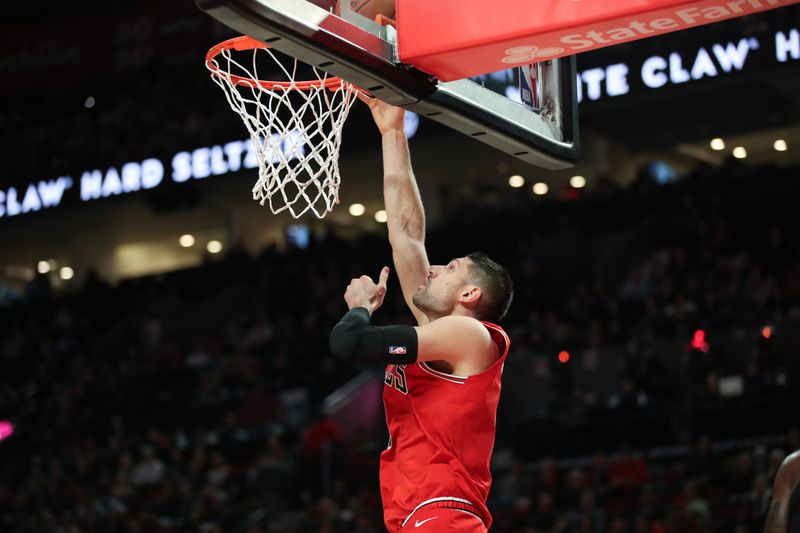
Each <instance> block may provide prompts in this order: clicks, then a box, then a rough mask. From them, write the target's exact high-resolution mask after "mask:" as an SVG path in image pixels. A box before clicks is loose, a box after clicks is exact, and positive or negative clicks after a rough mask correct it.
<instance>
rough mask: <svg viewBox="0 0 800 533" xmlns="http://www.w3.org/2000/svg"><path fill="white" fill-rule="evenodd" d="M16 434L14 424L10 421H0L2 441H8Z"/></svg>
mask: <svg viewBox="0 0 800 533" xmlns="http://www.w3.org/2000/svg"><path fill="white" fill-rule="evenodd" d="M13 434H14V424H12V423H11V422H10V421H8V420H0V440H3V439H7V438H8V437H10V436H11V435H13Z"/></svg>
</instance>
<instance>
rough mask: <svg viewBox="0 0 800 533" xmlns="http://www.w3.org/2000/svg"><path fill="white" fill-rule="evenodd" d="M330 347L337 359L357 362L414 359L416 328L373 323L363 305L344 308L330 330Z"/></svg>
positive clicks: (404, 362) (388, 361) (415, 354)
mask: <svg viewBox="0 0 800 533" xmlns="http://www.w3.org/2000/svg"><path fill="white" fill-rule="evenodd" d="M330 347H331V352H332V353H333V356H334V357H336V358H337V359H339V360H340V361H345V362H348V363H354V364H359V365H380V366H384V365H387V364H400V365H406V364H409V363H413V362H415V361H416V360H417V347H418V340H417V330H415V329H414V328H413V327H411V326H373V325H372V323H371V322H370V320H369V312H367V310H366V308H364V307H356V308H355V309H351V310H350V311H348V312H347V313H346V314H345V315H344V316H343V317H342V319H341V320H340V321H339V323H338V324H336V326H335V327H334V328H333V331H331V336H330Z"/></svg>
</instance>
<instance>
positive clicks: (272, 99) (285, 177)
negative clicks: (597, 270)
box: [206, 45, 357, 218]
mask: <svg viewBox="0 0 800 533" xmlns="http://www.w3.org/2000/svg"><path fill="white" fill-rule="evenodd" d="M262 46H263V45H262ZM234 55H236V56H237V58H238V59H241V58H243V57H246V58H247V60H246V66H245V64H244V62H243V61H242V62H240V61H237V60H236V59H235V58H234ZM284 63H286V64H284ZM289 65H290V66H289ZM298 65H300V66H301V68H302V67H303V66H304V65H303V64H299V62H298V61H297V60H296V59H294V58H287V57H286V56H281V57H280V58H279V56H278V54H277V53H276V52H274V51H273V50H272V49H270V48H266V47H261V46H259V47H257V48H253V49H248V50H240V51H237V50H230V49H226V48H223V49H222V50H221V51H220V52H219V54H218V55H217V56H215V57H213V58H211V59H209V60H207V62H206V66H207V67H208V69H209V70H210V71H211V72H212V76H211V78H212V79H213V80H214V82H215V83H216V84H217V85H219V86H220V87H221V88H222V90H223V91H224V92H225V97H226V98H227V100H228V103H229V104H230V106H231V109H233V110H234V111H236V113H237V114H238V115H239V116H240V117H241V118H242V121H243V122H244V124H245V126H246V127H247V130H248V131H249V132H250V138H251V139H252V141H253V144H254V146H255V148H256V154H257V157H258V166H259V171H258V181H257V182H256V184H255V186H254V187H253V199H254V200H257V201H258V202H259V203H260V204H261V205H264V204H265V203H268V204H269V208H270V210H271V211H272V212H273V213H275V214H277V213H281V212H283V211H286V210H288V211H289V213H290V214H291V215H292V216H293V217H294V218H299V217H300V216H302V215H303V214H305V213H306V212H308V211H312V212H313V213H314V214H315V215H316V216H317V217H318V218H323V217H324V216H325V215H327V214H328V213H329V212H330V211H331V210H332V209H333V207H334V205H336V204H338V203H339V183H340V176H339V148H340V146H341V142H342V127H343V126H344V122H345V120H346V119H347V114H348V113H349V111H350V107H351V106H352V105H353V102H355V99H356V96H355V91H356V90H357V89H355V87H353V86H352V85H351V84H349V83H347V82H344V81H340V80H338V79H336V78H332V77H330V76H329V75H328V74H327V73H325V72H323V71H320V70H317V69H316V68H310V69H309V70H310V71H311V72H313V74H311V75H309V77H312V78H313V77H315V79H312V80H311V83H309V82H304V81H297V80H296V78H295V76H296V74H297V70H298ZM276 66H277V69H278V74H282V75H283V76H284V77H285V78H286V79H285V81H279V82H269V83H265V82H259V81H254V80H261V78H259V74H258V70H259V68H261V69H262V70H264V69H267V70H269V72H270V75H271V76H272V77H273V78H274V77H275V72H276V68H275V67H276ZM326 85H327V87H326Z"/></svg>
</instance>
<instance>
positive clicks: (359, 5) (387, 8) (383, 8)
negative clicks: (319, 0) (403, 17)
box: [336, 0, 395, 20]
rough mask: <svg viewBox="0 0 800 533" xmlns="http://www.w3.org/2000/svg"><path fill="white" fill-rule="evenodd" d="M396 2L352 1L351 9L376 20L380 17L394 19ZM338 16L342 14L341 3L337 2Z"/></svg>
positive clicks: (385, 0) (380, 0) (389, 0)
mask: <svg viewBox="0 0 800 533" xmlns="http://www.w3.org/2000/svg"><path fill="white" fill-rule="evenodd" d="M394 2H395V0H350V9H351V10H353V11H355V12H356V13H358V14H360V15H362V16H364V17H367V18H368V19H370V20H374V19H375V17H377V16H378V15H383V16H385V17H389V18H394ZM336 14H337V15H339V14H341V11H340V8H339V2H338V1H337V2H336Z"/></svg>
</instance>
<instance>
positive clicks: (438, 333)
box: [415, 316, 499, 371]
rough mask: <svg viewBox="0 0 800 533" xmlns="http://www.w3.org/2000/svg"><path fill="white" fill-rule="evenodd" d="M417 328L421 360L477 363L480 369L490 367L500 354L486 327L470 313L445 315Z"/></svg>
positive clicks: (419, 358)
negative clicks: (468, 314)
mask: <svg viewBox="0 0 800 533" xmlns="http://www.w3.org/2000/svg"><path fill="white" fill-rule="evenodd" d="M415 329H416V330H417V339H418V348H417V350H418V351H417V361H447V362H448V363H450V364H452V365H459V364H462V363H473V365H471V366H473V367H474V368H475V369H476V371H481V370H484V369H486V368H488V367H489V366H490V365H491V364H492V363H493V362H494V361H495V360H497V357H498V355H499V353H498V349H497V346H496V345H495V344H494V342H493V341H492V337H491V335H489V332H488V330H487V329H486V327H485V326H484V325H483V324H481V323H480V321H478V320H476V319H474V318H471V317H466V316H445V317H442V318H439V319H437V320H434V321H433V322H430V323H428V324H425V325H424V326H419V327H417V328H415Z"/></svg>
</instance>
